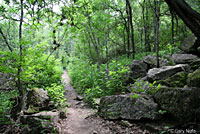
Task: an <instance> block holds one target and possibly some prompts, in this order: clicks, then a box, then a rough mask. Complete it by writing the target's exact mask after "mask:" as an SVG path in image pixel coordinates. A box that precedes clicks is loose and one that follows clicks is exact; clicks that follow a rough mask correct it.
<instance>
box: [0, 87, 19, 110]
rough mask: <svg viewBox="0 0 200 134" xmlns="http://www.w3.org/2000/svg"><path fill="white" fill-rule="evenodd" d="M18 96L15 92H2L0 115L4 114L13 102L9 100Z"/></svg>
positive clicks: (0, 96)
mask: <svg viewBox="0 0 200 134" xmlns="http://www.w3.org/2000/svg"><path fill="white" fill-rule="evenodd" d="M16 96H18V92H17V90H13V91H10V92H8V91H2V92H1V93H0V102H1V103H0V114H1V113H6V112H8V110H9V109H10V108H11V107H12V105H13V101H10V98H13V97H16Z"/></svg>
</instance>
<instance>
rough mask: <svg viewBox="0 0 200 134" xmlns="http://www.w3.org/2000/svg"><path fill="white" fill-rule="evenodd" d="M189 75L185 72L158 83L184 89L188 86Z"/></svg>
mask: <svg viewBox="0 0 200 134" xmlns="http://www.w3.org/2000/svg"><path fill="white" fill-rule="evenodd" d="M186 77H187V74H186V73H185V72H179V73H177V74H175V75H173V76H171V77H169V78H168V79H166V80H160V81H158V83H160V84H161V85H165V86H168V87H184V86H185V85H186Z"/></svg>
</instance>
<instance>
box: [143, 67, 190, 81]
mask: <svg viewBox="0 0 200 134" xmlns="http://www.w3.org/2000/svg"><path fill="white" fill-rule="evenodd" d="M189 69H190V67H189V65H187V64H179V65H176V66H164V67H161V68H153V69H150V70H149V71H148V73H147V79H148V81H150V82H154V81H157V80H165V79H167V78H169V77H170V76H172V75H174V74H176V73H178V72H182V71H184V72H189Z"/></svg>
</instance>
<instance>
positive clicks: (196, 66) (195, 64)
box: [190, 59, 200, 70]
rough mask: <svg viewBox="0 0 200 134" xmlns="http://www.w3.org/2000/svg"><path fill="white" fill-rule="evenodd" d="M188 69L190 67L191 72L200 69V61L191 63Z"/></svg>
mask: <svg viewBox="0 0 200 134" xmlns="http://www.w3.org/2000/svg"><path fill="white" fill-rule="evenodd" d="M190 67H191V69H192V70H196V69H200V59H198V60H196V61H194V62H192V63H191V64H190Z"/></svg>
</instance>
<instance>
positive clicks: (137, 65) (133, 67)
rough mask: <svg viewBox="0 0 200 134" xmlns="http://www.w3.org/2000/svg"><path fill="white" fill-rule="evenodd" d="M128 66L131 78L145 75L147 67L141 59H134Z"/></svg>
mask: <svg viewBox="0 0 200 134" xmlns="http://www.w3.org/2000/svg"><path fill="white" fill-rule="evenodd" d="M129 67H130V77H131V78H132V79H137V78H140V77H144V76H146V73H147V70H148V67H147V64H145V63H144V62H143V61H139V60H134V61H133V62H132V64H130V65H129Z"/></svg>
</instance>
